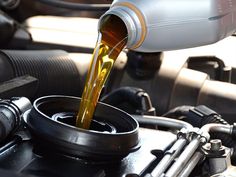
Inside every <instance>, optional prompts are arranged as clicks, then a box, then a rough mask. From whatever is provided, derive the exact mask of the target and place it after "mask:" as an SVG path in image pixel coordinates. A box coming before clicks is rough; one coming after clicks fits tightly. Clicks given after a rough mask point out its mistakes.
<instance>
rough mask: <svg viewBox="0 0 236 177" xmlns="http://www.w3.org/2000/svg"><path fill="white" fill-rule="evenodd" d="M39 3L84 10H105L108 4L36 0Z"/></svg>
mask: <svg viewBox="0 0 236 177" xmlns="http://www.w3.org/2000/svg"><path fill="white" fill-rule="evenodd" d="M38 1H39V2H41V3H44V4H47V5H50V6H54V7H58V8H65V9H71V10H84V11H107V10H108V9H109V8H110V4H83V3H74V2H65V1H62V0H38Z"/></svg>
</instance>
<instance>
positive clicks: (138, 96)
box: [100, 87, 156, 115]
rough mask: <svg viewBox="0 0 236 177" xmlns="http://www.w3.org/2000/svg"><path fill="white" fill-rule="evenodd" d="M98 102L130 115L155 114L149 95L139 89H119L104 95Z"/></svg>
mask: <svg viewBox="0 0 236 177" xmlns="http://www.w3.org/2000/svg"><path fill="white" fill-rule="evenodd" d="M100 101H102V102H105V103H107V104H110V105H113V106H116V107H119V108H121V109H123V110H125V111H126V112H128V113H132V114H134V113H135V114H141V115H144V114H145V115H155V114H156V111H155V108H154V107H153V106H152V103H151V100H150V97H149V95H148V94H147V93H146V92H145V91H144V90H142V89H140V88H135V87H121V88H118V89H116V90H114V91H112V92H111V93H109V94H107V95H105V96H104V97H102V98H101V100H100ZM124 105H125V106H124Z"/></svg>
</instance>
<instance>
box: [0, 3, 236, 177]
mask: <svg viewBox="0 0 236 177" xmlns="http://www.w3.org/2000/svg"><path fill="white" fill-rule="evenodd" d="M43 1H44V0H40V1H36V2H34V1H30V0H8V1H6V2H4V1H2V2H1V3H0V7H1V10H0V19H1V20H0V46H1V50H0V81H1V82H0V174H1V175H0V176H2V177H23V176H24V177H27V176H28V177H75V176H76V177H78V176H82V177H187V176H191V177H198V176H236V173H235V166H234V165H235V164H236V153H235V152H236V142H235V136H236V124H234V122H235V120H234V119H235V115H236V109H235V107H234V106H235V105H236V92H235V90H236V69H235V68H236V62H235V61H234V60H235V58H236V54H235V51H234V45H235V43H236V38H235V35H232V36H230V37H227V38H225V39H223V40H222V41H220V42H218V43H216V44H212V45H207V46H202V47H196V48H190V49H182V50H174V51H163V52H155V53H154V52H152V53H145V52H138V51H133V50H128V49H125V50H123V51H122V53H121V54H120V55H119V57H118V59H117V60H116V62H115V64H114V67H113V70H112V72H111V75H110V76H109V78H108V81H107V82H106V84H105V86H104V87H103V90H102V93H101V96H100V98H99V103H98V106H97V107H96V111H95V116H94V120H93V121H92V125H91V128H90V129H89V130H84V129H80V128H77V127H75V126H74V125H75V112H76V111H77V109H78V106H79V104H80V97H81V95H82V92H83V89H84V85H85V81H86V75H87V73H88V70H89V65H90V62H91V58H92V52H93V48H94V45H95V43H96V39H97V23H98V18H99V17H100V16H101V15H102V14H103V13H104V12H105V11H106V10H107V8H109V4H106V5H104V4H101V7H102V8H101V9H100V10H99V9H98V10H94V9H93V10H92V11H91V10H89V9H86V10H77V9H76V8H75V7H74V6H73V5H74V4H76V3H79V4H80V3H84V2H83V1H79V0H78V1H68V2H69V5H72V6H69V5H68V4H67V5H68V6H67V7H73V8H75V9H69V10H68V8H61V7H59V6H51V5H50V4H47V3H44V2H43ZM60 2H62V4H63V2H67V1H60ZM86 3H91V4H95V3H96V2H93V1H91V2H87V1H86ZM100 3H108V2H107V1H104V2H100ZM95 7H96V6H95ZM77 8H81V7H80V6H79V5H78V7H77ZM93 8H94V7H93Z"/></svg>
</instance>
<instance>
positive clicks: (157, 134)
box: [0, 128, 176, 177]
mask: <svg viewBox="0 0 236 177" xmlns="http://www.w3.org/2000/svg"><path fill="white" fill-rule="evenodd" d="M175 138H176V136H175V135H174V134H172V133H169V132H164V131H159V130H152V129H145V128H140V139H141V148H140V149H139V150H137V151H135V152H133V153H130V154H129V155H128V156H127V157H125V158H123V159H122V160H121V161H114V162H113V161H109V162H106V161H102V162H101V161H100V162H95V161H85V160H82V159H79V158H72V157H68V156H63V155H62V154H54V153H53V152H48V151H47V150H45V149H39V148H37V147H35V146H34V145H33V144H34V143H33V141H32V139H30V140H22V139H21V138H19V137H16V138H14V139H13V140H12V141H10V142H8V143H6V144H5V145H3V146H2V147H1V148H0V174H1V177H22V176H24V177H78V176H80V177H121V176H124V175H125V174H130V173H132V174H142V172H144V171H147V172H148V171H149V170H151V168H152V167H153V165H155V164H156V163H158V161H159V159H160V158H161V157H156V156H154V155H153V154H152V153H151V152H152V151H155V150H161V151H163V150H165V149H166V148H167V147H169V146H170V145H171V144H172V142H173V141H174V140H175ZM2 170H3V171H2Z"/></svg>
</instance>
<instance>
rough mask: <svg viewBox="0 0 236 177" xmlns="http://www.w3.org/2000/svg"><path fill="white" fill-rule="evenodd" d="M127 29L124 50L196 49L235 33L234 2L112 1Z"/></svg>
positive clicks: (210, 0) (222, 0)
mask: <svg viewBox="0 0 236 177" xmlns="http://www.w3.org/2000/svg"><path fill="white" fill-rule="evenodd" d="M108 14H113V15H116V16H118V17H119V18H121V19H122V20H123V21H124V23H125V25H126V27H127V30H128V43H127V48H129V49H134V50H136V51H142V52H157V51H166V50H175V49H182V48H190V47H196V46H201V45H206V44H211V43H214V42H217V41H219V40H220V39H223V38H225V37H227V36H229V35H231V34H233V33H234V32H235V29H236V0H114V1H113V3H112V5H111V8H110V9H109V10H108V11H107V12H106V13H105V14H104V15H103V16H102V17H101V18H100V22H99V23H102V22H103V21H102V20H103V17H104V16H106V15H108Z"/></svg>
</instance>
